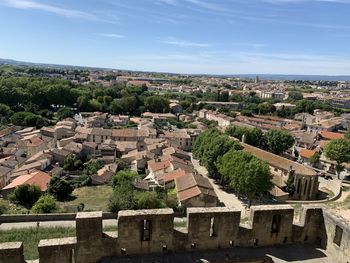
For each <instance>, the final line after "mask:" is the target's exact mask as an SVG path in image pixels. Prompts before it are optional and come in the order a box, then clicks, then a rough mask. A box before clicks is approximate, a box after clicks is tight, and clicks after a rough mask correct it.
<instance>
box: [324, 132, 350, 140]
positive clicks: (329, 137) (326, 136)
mask: <svg viewBox="0 0 350 263" xmlns="http://www.w3.org/2000/svg"><path fill="white" fill-rule="evenodd" d="M320 135H321V137H322V138H324V139H327V140H336V139H342V138H344V134H343V133H339V132H329V131H322V132H320Z"/></svg>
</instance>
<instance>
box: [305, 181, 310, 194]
mask: <svg viewBox="0 0 350 263" xmlns="http://www.w3.org/2000/svg"><path fill="white" fill-rule="evenodd" d="M308 183H309V181H308V180H305V186H304V195H306V191H307V187H308Z"/></svg>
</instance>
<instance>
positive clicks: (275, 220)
mask: <svg viewBox="0 0 350 263" xmlns="http://www.w3.org/2000/svg"><path fill="white" fill-rule="evenodd" d="M281 220H282V216H281V215H273V217H272V225H271V234H278V232H279V231H280V225H281Z"/></svg>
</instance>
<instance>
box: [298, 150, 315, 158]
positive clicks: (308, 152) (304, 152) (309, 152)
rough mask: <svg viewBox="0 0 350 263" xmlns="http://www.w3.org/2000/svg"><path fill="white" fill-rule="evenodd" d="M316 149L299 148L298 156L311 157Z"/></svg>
mask: <svg viewBox="0 0 350 263" xmlns="http://www.w3.org/2000/svg"><path fill="white" fill-rule="evenodd" d="M315 153H316V151H314V150H308V149H301V150H300V156H301V157H304V158H311V157H312V156H314V155H315Z"/></svg>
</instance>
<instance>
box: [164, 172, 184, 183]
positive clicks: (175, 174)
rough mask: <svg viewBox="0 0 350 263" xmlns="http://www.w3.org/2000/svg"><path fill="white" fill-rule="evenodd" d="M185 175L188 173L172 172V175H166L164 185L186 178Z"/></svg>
mask: <svg viewBox="0 0 350 263" xmlns="http://www.w3.org/2000/svg"><path fill="white" fill-rule="evenodd" d="M184 175H186V172H185V171H184V170H181V169H178V170H175V171H172V172H170V173H166V174H165V175H164V176H163V178H162V179H163V181H164V183H169V182H172V181H174V180H175V178H178V177H180V176H184Z"/></svg>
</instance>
